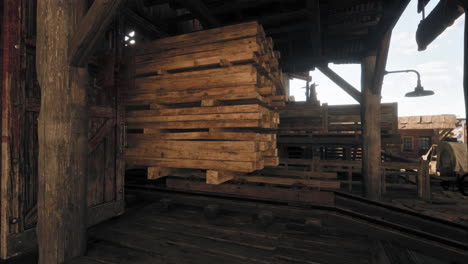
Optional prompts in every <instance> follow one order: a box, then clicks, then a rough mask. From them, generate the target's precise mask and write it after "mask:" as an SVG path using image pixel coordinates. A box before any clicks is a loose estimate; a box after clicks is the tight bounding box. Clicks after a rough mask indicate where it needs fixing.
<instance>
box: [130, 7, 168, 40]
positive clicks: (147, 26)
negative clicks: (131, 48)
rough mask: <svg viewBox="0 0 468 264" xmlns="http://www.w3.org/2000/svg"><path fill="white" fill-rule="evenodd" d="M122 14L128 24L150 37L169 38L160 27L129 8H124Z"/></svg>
mask: <svg viewBox="0 0 468 264" xmlns="http://www.w3.org/2000/svg"><path fill="white" fill-rule="evenodd" d="M123 14H124V17H125V19H127V20H128V21H129V22H130V23H132V24H133V25H135V26H137V27H138V28H140V29H141V30H144V31H146V32H147V33H148V34H149V35H151V36H154V37H156V38H161V37H167V36H169V35H168V34H167V33H166V32H165V31H164V30H162V29H160V27H158V26H156V25H155V24H153V23H152V22H151V21H149V20H148V19H146V18H144V17H142V16H140V15H139V14H137V13H135V12H134V11H133V10H131V9H129V8H124V9H123Z"/></svg>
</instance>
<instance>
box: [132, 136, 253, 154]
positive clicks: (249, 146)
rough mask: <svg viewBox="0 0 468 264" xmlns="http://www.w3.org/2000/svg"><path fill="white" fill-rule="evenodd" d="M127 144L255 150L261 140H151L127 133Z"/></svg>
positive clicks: (192, 148)
mask: <svg viewBox="0 0 468 264" xmlns="http://www.w3.org/2000/svg"><path fill="white" fill-rule="evenodd" d="M128 145H129V146H145V147H148V148H149V147H151V148H153V147H154V148H168V149H180V150H188V151H191V150H198V151H201V150H210V151H239V152H255V151H258V150H260V145H261V142H254V141H173V140H153V139H151V137H139V136H135V135H132V134H130V135H128Z"/></svg>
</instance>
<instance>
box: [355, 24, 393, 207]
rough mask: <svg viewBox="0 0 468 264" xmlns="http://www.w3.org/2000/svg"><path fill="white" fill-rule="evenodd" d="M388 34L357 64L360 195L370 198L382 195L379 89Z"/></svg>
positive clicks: (387, 47) (386, 54)
mask: <svg viewBox="0 0 468 264" xmlns="http://www.w3.org/2000/svg"><path fill="white" fill-rule="evenodd" d="M391 36H392V32H391V31H388V32H387V33H385V34H384V35H383V36H382V38H381V39H379V40H378V41H376V43H375V44H374V45H375V47H374V48H370V50H374V51H375V54H372V53H370V54H368V55H366V56H365V57H364V58H363V60H362V64H361V94H362V99H361V124H362V156H363V157H362V177H363V186H364V195H365V196H366V197H367V198H369V199H372V200H380V199H381V197H382V186H383V184H382V175H381V174H382V158H381V151H382V142H381V116H380V111H381V91H382V84H383V78H384V75H385V66H386V65H387V56H388V50H389V47H390V39H391ZM374 45H370V46H371V47H372V46H374Z"/></svg>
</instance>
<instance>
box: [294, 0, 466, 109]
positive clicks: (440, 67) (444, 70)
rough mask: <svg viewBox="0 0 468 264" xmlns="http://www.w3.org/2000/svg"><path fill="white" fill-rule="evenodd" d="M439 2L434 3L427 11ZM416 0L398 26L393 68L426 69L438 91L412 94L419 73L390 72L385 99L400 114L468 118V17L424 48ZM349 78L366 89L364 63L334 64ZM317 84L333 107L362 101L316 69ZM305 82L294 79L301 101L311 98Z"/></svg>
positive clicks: (427, 84)
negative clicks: (467, 102) (467, 33)
mask: <svg viewBox="0 0 468 264" xmlns="http://www.w3.org/2000/svg"><path fill="white" fill-rule="evenodd" d="M438 2H439V1H430V2H429V4H428V6H427V7H426V14H429V13H430V11H431V10H432V9H433V8H434V6H435V5H436V4H437V3H438ZM416 4H417V1H416V0H411V2H410V3H409V5H408V7H407V8H406V10H405V12H404V13H403V14H402V16H401V17H400V20H399V21H398V23H397V25H396V26H395V28H394V29H393V33H392V39H391V44H390V51H389V55H388V61H387V67H386V69H387V70H388V71H392V70H403V69H416V70H418V71H419V72H420V73H421V83H422V86H423V87H424V89H426V90H433V91H434V92H435V95H433V96H427V97H416V98H407V97H404V95H405V93H407V92H410V91H412V90H414V87H415V86H416V80H417V79H416V74H414V73H400V74H389V75H386V76H385V79H384V84H383V87H382V102H383V103H390V102H397V103H398V114H399V116H412V115H439V114H455V115H456V116H457V117H460V118H464V117H465V107H464V97H463V32H464V23H465V15H462V16H461V17H460V18H458V19H457V20H456V21H455V23H454V24H453V25H452V26H451V27H449V28H447V30H446V31H445V32H444V33H442V35H440V36H439V37H438V38H437V39H436V40H435V41H433V42H432V43H431V44H430V45H429V46H428V48H427V49H426V50H425V51H418V50H417V44H416V38H415V34H416V29H417V27H418V24H419V21H420V20H421V18H422V17H421V14H418V13H417V12H416ZM329 67H330V68H331V69H333V70H334V71H335V72H337V73H338V74H339V75H340V76H341V77H343V78H344V79H345V80H346V81H348V82H349V83H350V84H352V85H353V86H354V87H356V88H357V89H359V90H360V89H361V87H360V79H361V67H360V65H358V64H342V65H335V64H329ZM310 74H311V76H312V82H315V83H316V84H317V85H318V86H317V97H318V100H320V102H321V103H328V104H329V105H339V104H356V103H357V102H356V101H355V100H354V99H353V98H351V97H350V96H349V95H348V94H346V93H345V92H344V91H343V90H341V88H339V87H338V86H337V85H336V84H334V83H333V82H332V81H331V80H329V79H328V78H327V77H326V76H324V75H323V74H322V73H321V72H320V71H319V70H315V71H311V73H310ZM304 86H305V82H304V81H301V80H296V79H293V80H291V83H290V87H291V95H294V96H295V99H296V101H301V100H305V95H304V92H305V89H303V87H304Z"/></svg>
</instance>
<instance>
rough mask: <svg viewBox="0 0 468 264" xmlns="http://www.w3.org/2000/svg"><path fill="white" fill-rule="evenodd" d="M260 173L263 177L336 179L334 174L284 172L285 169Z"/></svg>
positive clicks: (264, 170) (265, 170) (297, 171)
mask: <svg viewBox="0 0 468 264" xmlns="http://www.w3.org/2000/svg"><path fill="white" fill-rule="evenodd" d="M260 173H262V175H265V176H270V175H276V176H295V177H301V178H306V179H307V178H323V179H337V177H338V176H337V173H335V172H320V171H299V170H285V169H279V168H275V169H263V170H262V171H261V172H260Z"/></svg>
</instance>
